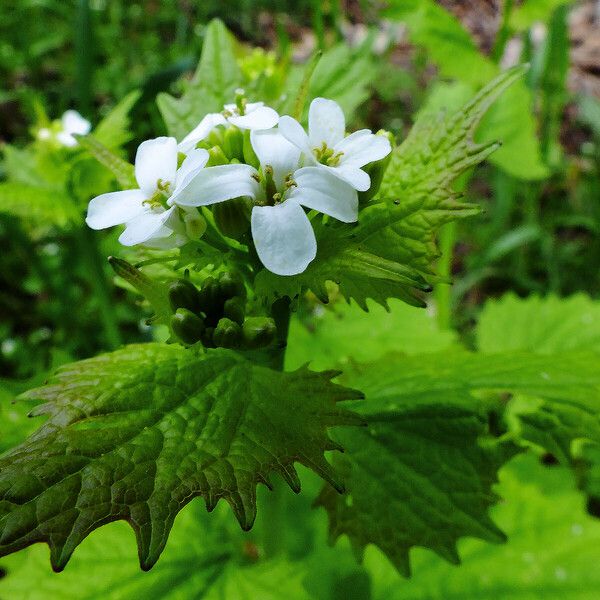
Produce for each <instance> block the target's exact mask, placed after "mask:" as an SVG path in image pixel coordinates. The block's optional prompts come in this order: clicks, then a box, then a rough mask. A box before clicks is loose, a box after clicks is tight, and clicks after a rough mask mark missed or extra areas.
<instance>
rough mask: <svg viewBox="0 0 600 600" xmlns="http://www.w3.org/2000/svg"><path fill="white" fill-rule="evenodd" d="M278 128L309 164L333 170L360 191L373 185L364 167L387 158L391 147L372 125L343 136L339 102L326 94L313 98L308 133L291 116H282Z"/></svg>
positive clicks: (343, 124) (343, 123)
mask: <svg viewBox="0 0 600 600" xmlns="http://www.w3.org/2000/svg"><path fill="white" fill-rule="evenodd" d="M279 130H280V131H281V134H282V135H283V136H284V137H285V138H286V139H288V140H289V141H290V142H291V143H292V144H294V145H295V146H296V147H297V148H298V149H299V150H300V151H301V152H302V155H303V159H304V161H305V163H306V164H313V165H317V166H318V167H319V168H322V169H327V170H329V171H331V172H332V173H334V174H335V175H336V176H337V177H339V178H340V179H343V180H344V181H346V182H348V183H349V184H350V185H351V186H352V187H353V188H354V189H355V190H358V191H359V192H365V191H367V190H368V189H369V188H370V187H371V178H370V177H369V174H368V173H366V172H365V171H363V170H362V167H364V166H365V165H367V164H368V163H371V162H374V161H377V160H381V159H382V158H385V157H386V156H387V155H388V154H389V153H390V152H391V151H392V147H391V144H390V141H389V140H388V139H387V138H386V137H384V136H382V135H375V134H373V133H372V132H371V130H370V129H361V130H359V131H355V132H354V133H351V134H350V135H349V136H347V137H344V136H345V130H346V120H345V118H344V113H343V112H342V109H341V108H340V106H339V104H337V102H334V101H333V100H326V99H325V98H315V99H314V100H313V101H312V102H311V105H310V109H309V111H308V134H307V133H306V131H304V128H303V127H302V125H300V123H298V121H296V120H295V119H293V118H292V117H289V116H284V117H281V118H280V119H279Z"/></svg>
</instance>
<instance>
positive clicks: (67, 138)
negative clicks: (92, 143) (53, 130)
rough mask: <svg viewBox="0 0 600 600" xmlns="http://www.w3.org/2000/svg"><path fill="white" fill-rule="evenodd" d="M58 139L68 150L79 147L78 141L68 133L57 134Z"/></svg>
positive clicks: (60, 132)
mask: <svg viewBox="0 0 600 600" xmlns="http://www.w3.org/2000/svg"><path fill="white" fill-rule="evenodd" d="M56 139H57V140H58V141H59V142H60V143H61V144H62V145H63V146H67V147H68V148H73V146H77V140H76V139H75V138H74V137H73V136H72V135H71V134H70V133H67V132H66V131H59V132H58V133H57V134H56Z"/></svg>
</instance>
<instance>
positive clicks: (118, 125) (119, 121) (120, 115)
mask: <svg viewBox="0 0 600 600" xmlns="http://www.w3.org/2000/svg"><path fill="white" fill-rule="evenodd" d="M141 95H142V94H141V92H137V91H135V92H131V93H129V94H127V96H125V98H123V100H121V101H120V102H119V103H118V104H117V105H116V106H115V107H114V108H113V109H112V110H111V111H110V112H109V113H108V115H106V117H104V119H102V121H100V123H98V125H97V126H96V128H95V129H94V133H93V136H94V138H95V139H96V140H98V142H100V143H101V144H103V145H104V146H106V147H107V148H108V149H110V150H115V149H117V148H121V146H123V144H126V143H127V142H128V141H129V140H130V139H131V138H132V135H131V132H130V131H129V113H130V112H131V109H132V108H133V106H134V105H135V103H136V102H137V101H138V100H139V99H140V96H141Z"/></svg>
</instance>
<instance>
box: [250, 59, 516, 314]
mask: <svg viewBox="0 0 600 600" xmlns="http://www.w3.org/2000/svg"><path fill="white" fill-rule="evenodd" d="M522 73H523V69H522V68H515V69H511V70H508V71H505V72H504V73H502V75H500V76H499V77H498V78H497V79H495V80H494V81H493V82H492V83H491V84H489V85H488V86H486V87H485V88H484V89H483V90H482V91H481V92H480V93H479V94H478V95H477V96H476V97H475V98H474V99H473V100H472V101H471V102H469V103H468V104H467V105H466V106H464V107H463V108H462V109H461V110H460V111H458V112H456V113H453V114H452V115H449V116H444V115H439V116H438V117H437V119H432V118H429V117H428V118H426V119H421V120H419V121H418V122H417V123H416V124H415V126H414V127H413V129H412V131H411V132H410V134H409V136H408V137H407V138H406V140H405V141H404V142H403V143H402V144H401V145H400V146H399V147H398V148H396V149H395V150H394V152H393V155H392V157H391V160H390V163H389V166H388V168H387V170H386V172H385V176H384V180H383V183H382V185H381V189H380V193H379V196H378V197H379V200H378V201H376V202H374V203H372V204H370V205H369V206H367V207H366V208H365V209H363V210H362V211H361V212H360V215H359V222H358V224H356V225H336V224H332V223H330V222H326V223H323V222H321V221H317V220H316V219H315V220H314V221H313V226H314V229H315V234H316V237H317V257H316V259H315V260H314V261H313V262H312V263H311V264H310V265H309V266H308V268H307V269H306V271H304V273H301V274H300V275H297V276H294V277H285V278H284V277H277V276H276V275H274V274H272V273H270V272H268V271H266V270H264V271H262V272H260V273H259V274H258V276H257V287H258V290H259V292H260V293H263V294H265V295H268V294H271V293H278V294H288V295H290V296H294V295H295V294H296V293H297V292H298V290H299V289H300V288H301V287H306V288H309V289H311V290H312V291H313V292H314V293H315V294H316V295H317V296H318V297H319V298H320V299H321V300H324V301H325V300H327V289H326V286H325V283H326V282H327V281H334V282H336V283H338V284H339V287H340V291H341V293H342V295H343V296H344V297H345V298H347V299H348V300H350V299H354V300H355V301H356V302H357V304H358V305H359V306H360V307H361V308H363V310H366V307H367V305H366V300H367V299H368V298H372V299H373V300H375V302H377V303H379V304H381V305H382V306H387V299H388V298H400V299H401V300H403V301H405V302H407V303H409V304H413V305H415V306H424V302H423V300H422V298H420V296H419V295H418V291H421V292H422V291H428V290H429V289H430V286H429V284H428V282H427V281H426V278H429V279H434V278H435V271H434V266H433V263H434V261H435V259H436V258H437V257H438V255H439V252H438V248H437V243H436V238H435V236H436V233H437V231H438V229H439V228H440V227H441V226H442V225H443V224H444V223H448V222H450V221H454V220H456V219H459V218H462V217H466V216H469V215H473V214H476V213H477V212H478V209H477V207H475V206H473V205H469V204H465V203H462V202H460V201H459V197H458V195H457V194H456V193H455V192H453V190H452V187H451V186H452V183H453V181H454V180H455V179H456V178H457V177H458V176H459V175H460V174H461V173H463V172H465V171H466V170H467V169H470V168H471V167H473V166H475V165H476V164H478V163H480V162H481V161H482V160H484V159H485V158H486V157H487V156H489V155H490V154H491V153H492V152H493V151H494V150H495V149H496V148H497V147H498V144H497V143H488V144H475V143H474V142H473V133H474V131H475V129H476V128H477V125H478V123H479V121H480V120H481V117H482V116H483V114H484V113H485V111H486V110H487V108H488V107H489V106H490V104H491V103H492V102H493V101H494V100H495V99H496V98H497V97H498V96H499V95H500V94H501V93H502V92H503V91H504V90H505V89H506V88H507V87H508V86H509V85H510V84H511V83H513V82H514V81H515V80H516V79H518V78H519V77H520V76H521V74H522Z"/></svg>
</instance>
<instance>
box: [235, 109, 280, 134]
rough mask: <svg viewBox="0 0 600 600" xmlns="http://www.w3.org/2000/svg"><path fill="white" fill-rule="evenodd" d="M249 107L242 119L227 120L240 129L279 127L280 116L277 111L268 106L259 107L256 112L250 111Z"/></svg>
mask: <svg viewBox="0 0 600 600" xmlns="http://www.w3.org/2000/svg"><path fill="white" fill-rule="evenodd" d="M249 107H250V105H248V110H247V111H246V114H245V115H243V116H241V117H237V116H234V117H229V119H227V120H228V121H229V122H230V123H231V124H232V125H235V126H236V127H239V128H240V129H252V130H260V129H271V127H275V125H277V121H279V115H278V114H277V111H276V110H273V109H272V108H270V107H268V106H258V107H257V108H255V109H254V110H249Z"/></svg>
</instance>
